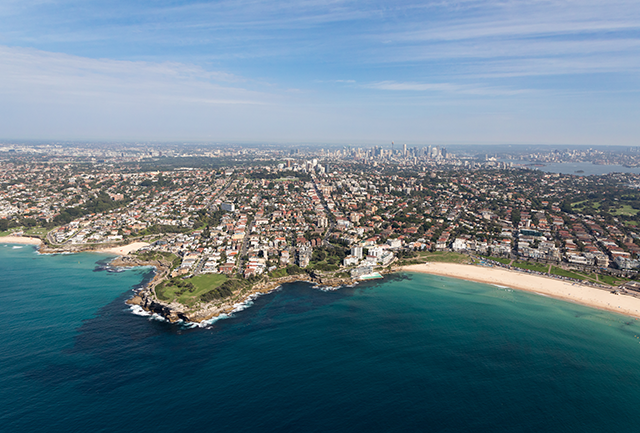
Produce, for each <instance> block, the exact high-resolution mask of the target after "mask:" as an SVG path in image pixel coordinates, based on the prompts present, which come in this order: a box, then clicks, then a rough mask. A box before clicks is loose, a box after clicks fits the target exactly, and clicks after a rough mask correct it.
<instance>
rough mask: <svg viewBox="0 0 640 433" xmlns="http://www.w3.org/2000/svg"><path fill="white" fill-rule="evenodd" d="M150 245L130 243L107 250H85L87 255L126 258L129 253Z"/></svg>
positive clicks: (146, 243)
mask: <svg viewBox="0 0 640 433" xmlns="http://www.w3.org/2000/svg"><path fill="white" fill-rule="evenodd" d="M149 245H150V244H149V243H148V242H131V243H130V244H127V245H121V246H115V247H109V248H99V249H95V250H87V251H86V252H89V253H99V254H115V255H118V256H126V255H128V254H129V253H132V252H134V251H138V250H139V249H141V248H144V247H147V246H149Z"/></svg>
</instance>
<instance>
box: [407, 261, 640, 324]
mask: <svg viewBox="0 0 640 433" xmlns="http://www.w3.org/2000/svg"><path fill="white" fill-rule="evenodd" d="M399 270H400V271H404V272H418V273H424V274H431V275H438V276H443V277H451V278H457V279H461V280H467V281H474V282H477V283H485V284H494V285H499V286H505V287H509V288H512V289H517V290H523V291H526V292H532V293H536V294H538V295H546V296H550V297H552V298H556V299H560V300H563V301H569V302H573V303H577V304H582V305H586V306H588V307H592V308H597V309H600V310H607V311H611V312H614V313H619V314H623V315H626V316H631V317H635V318H640V298H635V297H633V296H625V295H615V294H613V293H611V292H609V291H607V290H602V289H597V288H594V287H590V286H586V285H582V284H578V283H569V282H566V281H562V280H557V279H555V278H550V277H544V276H540V275H530V274H526V273H523V272H517V271H512V270H508V269H502V268H490V267H482V266H475V265H461V264H457V263H430V264H418V265H407V266H402V267H400V268H399Z"/></svg>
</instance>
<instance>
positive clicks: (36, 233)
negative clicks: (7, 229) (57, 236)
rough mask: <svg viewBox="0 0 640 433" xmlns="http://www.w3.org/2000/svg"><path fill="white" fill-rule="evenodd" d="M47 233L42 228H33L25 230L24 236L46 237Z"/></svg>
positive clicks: (46, 230)
mask: <svg viewBox="0 0 640 433" xmlns="http://www.w3.org/2000/svg"><path fill="white" fill-rule="evenodd" d="M48 232H49V230H48V229H45V228H43V227H33V228H30V229H27V230H25V231H24V234H26V235H31V236H39V237H44V236H46V235H47V233H48Z"/></svg>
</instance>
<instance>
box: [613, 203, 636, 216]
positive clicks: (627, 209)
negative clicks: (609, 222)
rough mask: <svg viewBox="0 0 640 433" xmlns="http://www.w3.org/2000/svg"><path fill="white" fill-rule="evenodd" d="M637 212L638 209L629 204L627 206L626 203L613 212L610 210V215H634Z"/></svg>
mask: <svg viewBox="0 0 640 433" xmlns="http://www.w3.org/2000/svg"><path fill="white" fill-rule="evenodd" d="M638 212H640V210H638V209H634V208H632V207H631V206H629V205H628V204H625V205H623V206H622V207H621V208H619V209H616V210H614V211H613V212H611V215H627V216H634V215H636V214H637V213H638Z"/></svg>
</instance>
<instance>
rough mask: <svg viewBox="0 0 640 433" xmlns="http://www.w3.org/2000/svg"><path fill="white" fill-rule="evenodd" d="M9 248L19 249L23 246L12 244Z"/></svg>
mask: <svg viewBox="0 0 640 433" xmlns="http://www.w3.org/2000/svg"><path fill="white" fill-rule="evenodd" d="M11 248H13V249H14V250H19V249H22V248H24V247H23V246H22V245H14V246H12V247H11Z"/></svg>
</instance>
